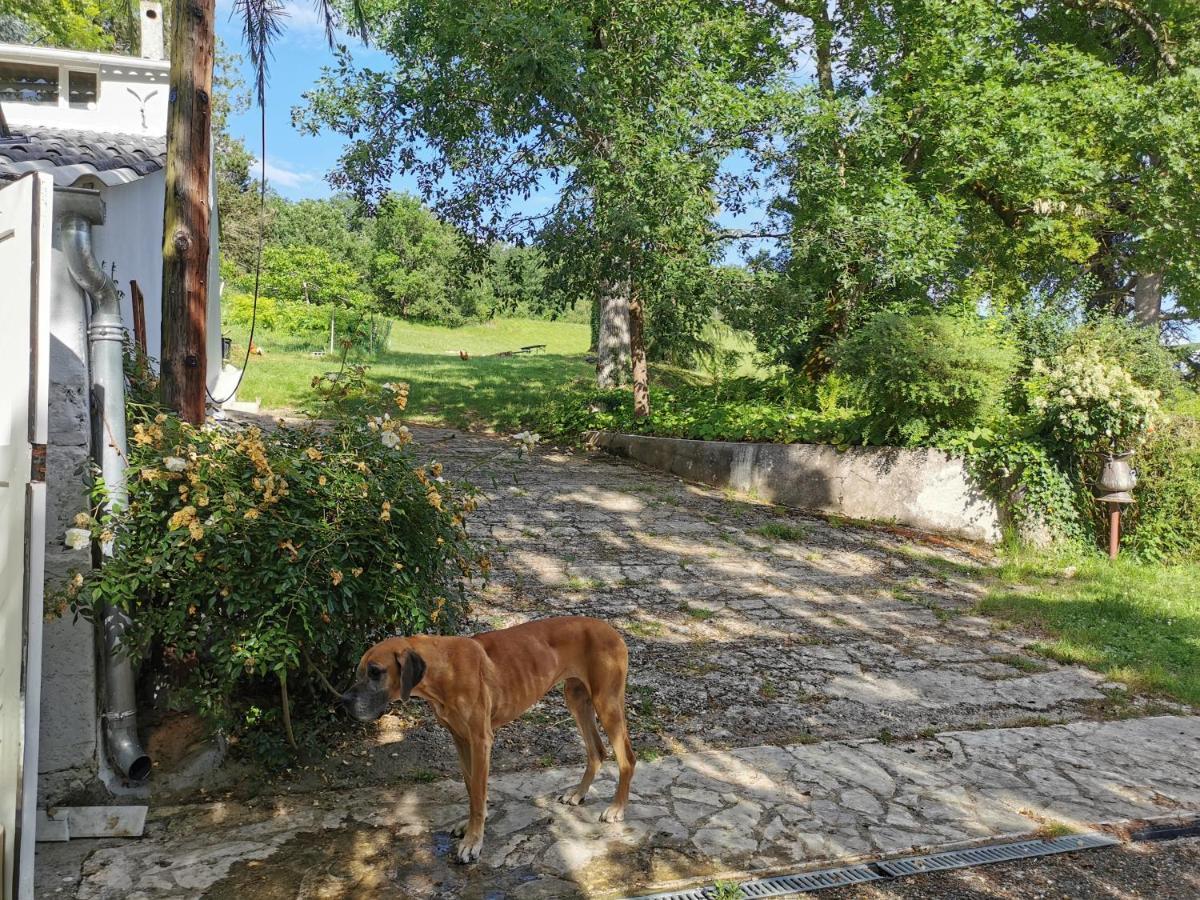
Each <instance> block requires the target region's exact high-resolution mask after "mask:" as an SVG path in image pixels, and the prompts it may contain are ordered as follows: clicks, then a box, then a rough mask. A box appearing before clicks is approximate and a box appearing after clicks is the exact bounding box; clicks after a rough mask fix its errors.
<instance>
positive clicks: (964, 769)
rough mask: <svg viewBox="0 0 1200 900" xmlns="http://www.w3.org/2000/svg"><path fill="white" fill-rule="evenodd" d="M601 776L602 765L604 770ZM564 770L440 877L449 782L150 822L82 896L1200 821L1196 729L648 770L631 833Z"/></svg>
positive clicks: (634, 874)
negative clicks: (604, 816)
mask: <svg viewBox="0 0 1200 900" xmlns="http://www.w3.org/2000/svg"><path fill="white" fill-rule="evenodd" d="M610 768H611V765H610ZM577 776H578V771H577V769H576V768H575V767H570V768H553V769H548V770H545V771H533V772H514V773H508V774H503V775H499V776H497V777H494V778H493V779H492V782H491V792H490V793H491V811H492V812H491V818H490V819H489V821H488V826H487V838H486V842H485V845H484V855H483V861H482V862H481V863H480V864H479V865H477V866H473V867H463V866H456V865H453V864H451V863H449V862H448V856H449V850H450V846H451V842H450V840H449V839H448V837H447V836H446V835H445V833H444V829H445V828H447V827H448V826H449V825H450V824H451V823H452V822H453V821H455V820H456V819H457V818H459V817H460V816H461V813H462V808H463V804H464V803H465V800H466V795H465V791H464V789H463V787H462V785H461V784H459V783H458V782H457V781H450V780H447V781H442V782H437V783H433V784H426V785H409V786H405V787H396V788H392V789H386V790H379V789H357V790H354V791H350V792H344V793H340V794H336V795H332V796H330V795H323V796H312V795H304V796H299V797H287V798H276V799H274V800H271V801H266V802H263V803H261V804H259V805H256V806H253V807H250V806H247V805H242V804H233V803H213V804H204V805H192V806H183V807H175V808H164V809H158V810H156V811H154V813H153V815H152V818H151V821H150V823H149V826H148V829H147V836H146V837H145V838H144V839H143V840H140V841H136V842H132V841H131V842H126V843H122V844H120V845H119V846H113V847H108V848H106V849H102V850H98V851H97V852H95V853H93V854H92V855H91V856H90V857H89V858H88V859H87V861H86V863H85V864H84V866H83V872H82V875H83V883H82V885H81V886H80V887H79V890H78V893H77V896H78V897H79V898H87V900H100V898H104V900H109V898H113V900H115V898H125V900H150V898H166V897H192V896H201V895H202V896H206V897H230V898H232V897H238V898H245V897H250V896H252V897H255V898H273V897H281V898H282V897H288V898H291V897H370V896H406V897H459V896H480V897H484V896H490V897H506V896H512V897H569V896H604V895H610V894H621V895H626V894H629V893H637V892H638V891H641V890H645V889H648V888H649V887H650V886H651V885H662V884H664V883H669V882H674V881H677V880H679V879H692V878H697V877H709V878H712V877H719V876H722V875H724V876H726V877H728V876H731V875H739V874H742V873H752V872H762V871H773V870H780V869H795V868H798V867H803V866H808V865H817V864H822V863H829V862H832V861H836V860H843V859H846V858H848V857H859V856H865V855H871V856H874V855H885V854H895V853H907V852H909V851H911V850H913V849H914V848H920V847H935V846H936V847H945V846H948V845H954V844H960V843H963V842H974V841H979V840H983V839H993V838H1001V837H1005V836H1015V835H1025V834H1028V833H1030V832H1033V831H1036V830H1038V829H1039V828H1046V827H1059V826H1063V825H1066V826H1071V827H1082V826H1090V825H1092V824H1096V823H1103V822H1110V821H1118V820H1128V819H1142V818H1150V817H1155V816H1163V815H1168V814H1172V815H1178V814H1179V813H1180V812H1181V811H1197V810H1200V718H1196V717H1184V716H1158V717H1149V718H1143V719H1130V720H1125V721H1120V722H1080V723H1075V724H1071V725H1060V726H1048V727H1031V728H1010V729H995V730H988V731H960V732H947V733H944V734H939V735H937V736H935V737H933V738H931V739H926V740H920V741H914V742H908V743H904V744H884V743H880V742H879V741H876V740H860V741H846V742H840V741H830V742H824V743H821V744H812V745H803V746H784V747H780V746H758V747H747V748H741V749H736V750H710V751H703V752H698V753H689V754H684V755H680V756H672V757H664V758H662V759H660V760H658V761H656V762H643V763H642V764H641V765H640V766H639V768H638V771H637V776H636V778H635V780H634V792H633V796H632V803H631V806H630V808H629V814H628V820H627V821H626V822H625V823H623V824H621V825H603V824H601V823H599V822H598V821H597V816H598V812H599V810H600V809H602V808H603V803H604V802H605V801H606V800H607V797H608V795H609V794H611V792H612V789H613V786H614V785H613V779H612V773H611V771H609V772H606V773H605V776H606V777H602V778H601V779H599V780H598V782H597V784H596V786H595V788H593V796H592V798H591V802H590V803H587V804H585V805H584V806H582V807H568V806H563V805H561V804H559V803H557V802H555V800H554V796H555V794H556V792H558V791H561V790H562V789H563V788H565V787H566V786H568V785H569V784H573V783H574V781H575V779H576V777H577Z"/></svg>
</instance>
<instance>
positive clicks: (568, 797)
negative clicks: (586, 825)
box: [558, 791, 585, 806]
mask: <svg viewBox="0 0 1200 900" xmlns="http://www.w3.org/2000/svg"><path fill="white" fill-rule="evenodd" d="M584 796H585V795H584V794H581V793H579V791H567V792H566V793H565V794H563V795H562V796H560V797H559V798H558V802H559V803H565V804H567V806H578V805H579V804H580V803H582V802H583V798H584Z"/></svg>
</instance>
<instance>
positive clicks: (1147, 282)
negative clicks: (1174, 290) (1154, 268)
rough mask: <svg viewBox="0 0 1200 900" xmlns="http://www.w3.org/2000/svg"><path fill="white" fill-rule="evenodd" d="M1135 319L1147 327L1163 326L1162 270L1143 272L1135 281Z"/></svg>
mask: <svg viewBox="0 0 1200 900" xmlns="http://www.w3.org/2000/svg"><path fill="white" fill-rule="evenodd" d="M1133 320H1134V321H1135V322H1137V323H1138V324H1139V325H1144V326H1146V327H1147V328H1151V327H1153V328H1159V327H1161V325H1162V273H1161V272H1142V273H1141V274H1139V275H1138V276H1137V279H1136V280H1135V281H1134V282H1133Z"/></svg>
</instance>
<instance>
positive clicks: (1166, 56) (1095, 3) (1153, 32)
mask: <svg viewBox="0 0 1200 900" xmlns="http://www.w3.org/2000/svg"><path fill="white" fill-rule="evenodd" d="M1065 5H1067V6H1070V7H1073V8H1075V9H1080V10H1088V9H1111V10H1113V11H1114V12H1118V13H1120V14H1121V15H1123V16H1124V17H1125V18H1127V19H1128V20H1129V21H1130V22H1131V23H1133V25H1134V27H1135V28H1137V29H1138V30H1139V31H1140V32H1142V34H1144V35H1145V36H1146V40H1148V41H1149V42H1150V44H1151V46H1152V47H1154V51H1155V52H1156V53H1157V54H1158V58H1159V59H1161V60H1162V64H1163V65H1164V66H1165V67H1166V69H1167V71H1168V72H1171V73H1172V74H1174V73H1176V72H1178V71H1179V61H1178V60H1177V59H1176V58H1175V54H1173V53H1172V52H1171V49H1170V47H1169V46H1168V41H1167V36H1166V34H1165V33H1164V32H1163V31H1162V29H1161V28H1160V26H1159V25H1158V24H1156V23H1155V21H1154V20H1153V19H1152V18H1151V17H1150V16H1149V15H1147V14H1146V13H1144V12H1142V11H1141V10H1140V9H1138V8H1137V6H1135V5H1134V4H1133V2H1132V0H1065Z"/></svg>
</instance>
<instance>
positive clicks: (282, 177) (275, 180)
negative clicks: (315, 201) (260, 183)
mask: <svg viewBox="0 0 1200 900" xmlns="http://www.w3.org/2000/svg"><path fill="white" fill-rule="evenodd" d="M262 170H263V167H262V163H261V162H260V161H259V160H257V159H256V160H255V161H254V162H253V164H251V166H250V174H251V175H253V176H254V177H256V178H257V177H259V175H260V174H261V173H262ZM266 175H267V184H271V185H274V186H276V187H284V188H292V189H293V190H294V189H297V188H301V187H303V186H305V185H307V184H313V183H315V182H318V181H320V179H321V176H320V175H319V174H318V173H317V172H311V171H306V170H304V169H294V168H292V167H291V166H289V165H288V164H287V163H277V162H270V161H269V160H268V162H267V172H266Z"/></svg>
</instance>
